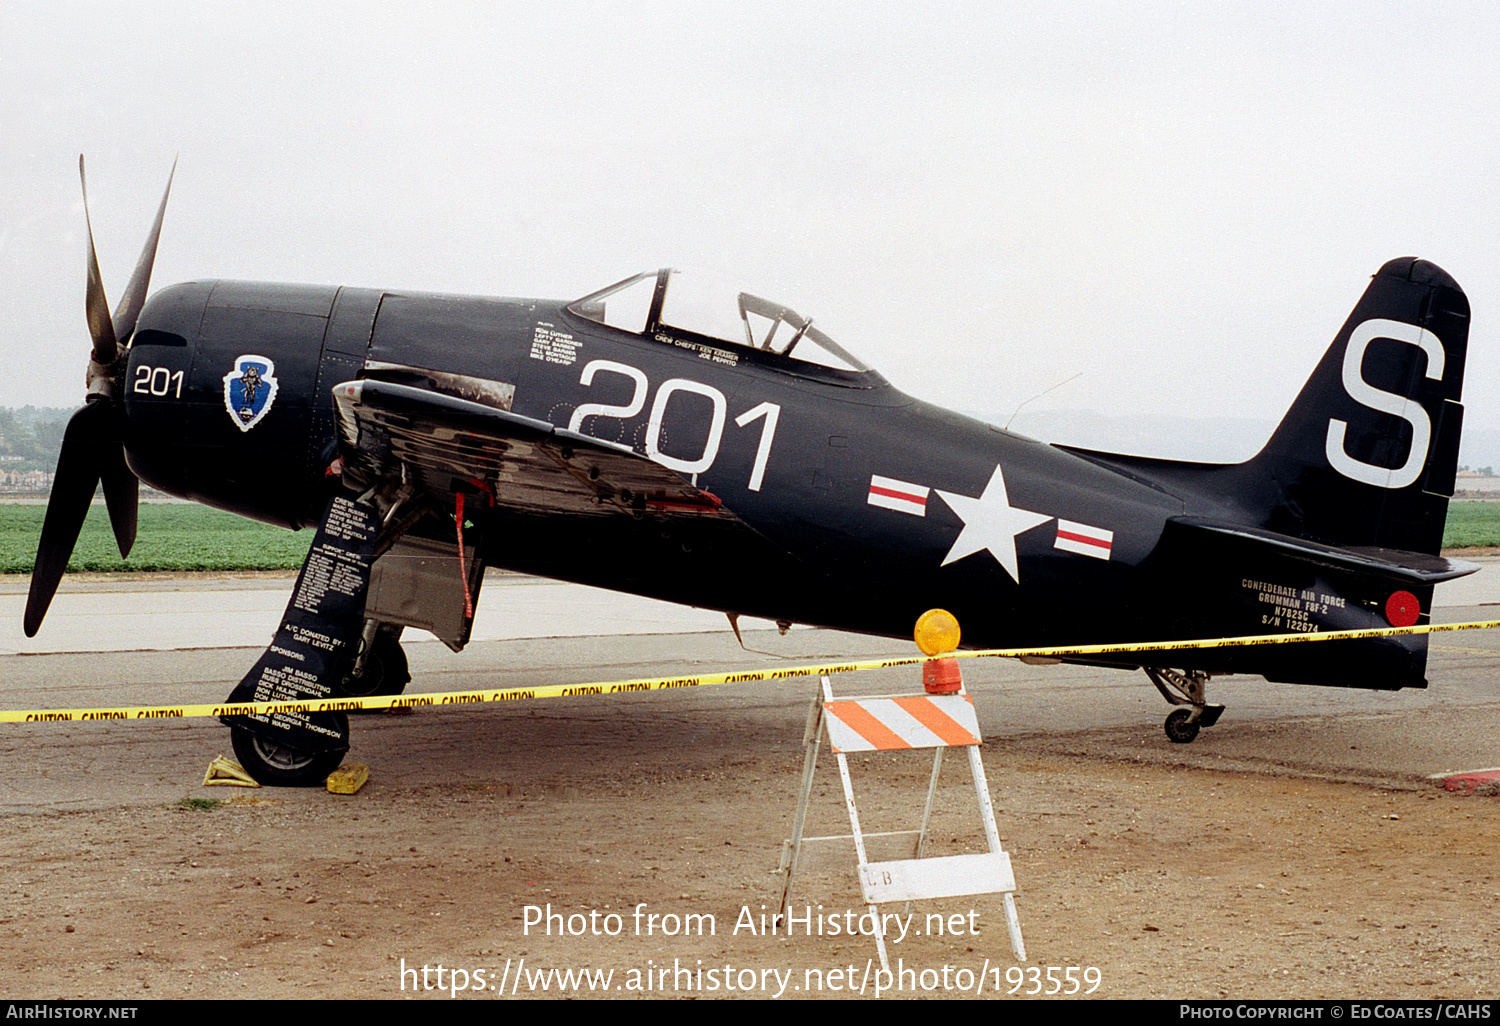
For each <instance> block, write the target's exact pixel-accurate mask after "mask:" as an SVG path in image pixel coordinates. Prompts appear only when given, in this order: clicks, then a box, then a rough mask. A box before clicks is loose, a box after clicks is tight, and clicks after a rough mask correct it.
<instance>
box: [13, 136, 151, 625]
mask: <svg viewBox="0 0 1500 1026" xmlns="http://www.w3.org/2000/svg"><path fill="white" fill-rule="evenodd" d="M176 173H177V163H176V161H173V163H172V174H170V175H168V176H167V188H166V190H165V191H164V192H163V193H162V196H161V206H160V207H158V208H157V211H156V223H155V224H153V225H152V226H151V234H150V235H149V236H148V237H147V239H146V245H145V247H144V248H143V249H142V250H141V258H140V260H139V261H137V262H136V265H135V272H134V273H133V274H131V276H130V283H129V284H128V285H126V286H125V294H124V295H123V296H121V297H120V302H119V305H118V306H116V307H115V313H114V316H113V317H111V316H110V313H109V303H108V302H107V301H106V300H105V298H104V281H103V279H102V278H101V277H100V274H99V257H98V256H97V254H96V253H95V250H94V227H93V224H92V223H91V222H90V221H89V216H88V204H89V189H88V181H87V179H86V178H85V177H84V173H83V157H82V155H80V156H79V158H78V178H79V181H80V183H81V184H82V185H83V216H84V222H85V224H87V225H88V238H89V253H88V290H87V293H86V295H85V299H84V312H85V314H86V315H87V317H88V322H89V334H90V335H91V336H92V337H93V341H94V350H93V353H92V354H90V358H89V366H88V395H87V397H86V400H85V401H86V403H87V405H85V406H84V408H83V409H81V410H79V411H78V412H77V413H75V414H73V417H72V419H71V420H69V421H68V428H67V431H66V432H64V434H63V444H62V451H61V452H60V453H59V454H58V458H57V474H56V476H55V477H54V478H53V482H52V494H51V496H50V497H49V498H48V500H47V517H46V519H45V520H44V521H43V522H42V539H41V542H40V543H39V544H38V545H37V551H36V566H35V567H34V568H33V569H32V572H31V592H30V594H29V595H28V596H27V599H26V621H25V628H26V636H27V637H28V638H30V637H35V636H36V632H37V630H38V629H39V628H40V627H41V626H42V618H43V617H45V616H46V615H47V607H48V606H50V605H51V604H52V596H53V595H54V594H56V593H57V585H58V583H59V582H60V581H61V580H62V575H63V571H64V570H66V569H67V566H68V559H69V558H70V557H71V556H72V555H73V546H74V544H76V543H77V541H78V534H79V532H80V531H82V530H83V521H84V518H85V517H87V516H88V512H89V505H90V504H91V503H92V502H93V501H94V490H95V489H96V488H97V487H98V486H99V484H100V482H101V481H102V482H103V484H104V502H105V505H106V506H107V507H108V509H109V523H110V526H111V527H112V528H114V533H115V542H116V543H117V544H118V545H119V547H120V555H121V556H122V557H123V556H128V555H130V548H131V546H132V545H134V544H135V528H136V505H137V500H138V482H137V480H136V477H135V474H133V473H131V470H130V468H129V467H128V466H127V465H126V463H125V444H124V435H125V408H124V400H123V397H117V396H116V395H115V382H116V380H118V378H119V372H120V370H121V367H122V365H123V363H124V361H125V360H126V359H127V358H128V354H129V349H130V342H131V338H132V337H133V336H134V334H135V325H136V320H137V318H139V317H140V313H141V307H142V306H144V305H145V302H146V290H147V289H148V288H149V287H150V285H151V267H152V265H153V264H154V263H155V262H156V244H157V241H158V240H159V239H160V238H161V223H162V218H163V217H164V216H165V215H166V212H167V196H168V195H170V194H171V192H172V176H173V175H175V174H176Z"/></svg>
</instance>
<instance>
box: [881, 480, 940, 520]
mask: <svg viewBox="0 0 1500 1026" xmlns="http://www.w3.org/2000/svg"><path fill="white" fill-rule="evenodd" d="M930 491H932V489H930V488H928V487H927V486H926V485H919V484H912V483H911V482H910V481H897V480H896V479H895V478H894V477H881V476H880V475H879V474H871V475H870V505H871V506H879V507H881V508H882V509H893V510H895V511H896V512H897V513H911V514H913V515H914V516H919V517H925V516H926V515H927V494H928V493H929V492H930Z"/></svg>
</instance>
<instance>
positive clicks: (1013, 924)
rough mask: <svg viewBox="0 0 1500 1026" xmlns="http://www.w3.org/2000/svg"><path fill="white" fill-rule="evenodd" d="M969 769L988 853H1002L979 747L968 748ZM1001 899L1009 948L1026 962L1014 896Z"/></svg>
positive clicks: (1008, 895) (1024, 944)
mask: <svg viewBox="0 0 1500 1026" xmlns="http://www.w3.org/2000/svg"><path fill="white" fill-rule="evenodd" d="M969 769H970V771H971V772H972V773H973V776H974V792H975V794H976V795H977V796H978V798H979V817H980V819H982V820H983V821H984V839H985V841H987V842H988V843H989V846H990V851H992V852H996V853H998V852H1001V851H1004V850H1005V849H1003V848H1002V847H1000V830H999V828H998V827H996V826H995V806H994V805H993V804H992V803H991V802H990V785H989V782H988V781H987V780H986V779H985V776H984V762H983V760H981V759H980V757H979V747H978V746H977V745H971V746H969ZM1002 898H1003V900H1004V902H1005V925H1006V926H1007V927H1008V928H1009V929H1010V947H1011V950H1012V951H1013V952H1015V955H1016V960H1017V961H1018V962H1024V961H1026V943H1025V942H1024V941H1023V940H1021V920H1020V917H1018V916H1017V915H1016V896H1015V894H1013V893H1012V892H1010V891H1006V892H1004V894H1003V895H1002Z"/></svg>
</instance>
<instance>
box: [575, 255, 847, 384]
mask: <svg viewBox="0 0 1500 1026" xmlns="http://www.w3.org/2000/svg"><path fill="white" fill-rule="evenodd" d="M568 310H569V312H571V313H573V314H576V315H577V316H579V317H585V318H587V319H589V320H591V321H595V322H597V323H599V324H605V325H608V326H609V327H611V328H618V329H620V330H621V331H628V332H632V333H634V334H638V335H644V334H648V333H652V332H656V331H659V330H664V331H666V332H670V333H674V334H675V333H686V334H688V335H691V336H697V337H700V338H704V339H712V340H714V341H717V342H724V343H727V344H729V345H733V346H739V347H743V348H746V349H754V350H757V351H759V352H762V353H772V354H775V355H777V356H781V357H785V358H786V359H788V360H790V361H792V362H793V364H811V365H813V366H818V367H826V368H830V369H832V370H837V371H845V372H848V373H854V374H863V373H867V372H869V371H870V367H869V366H868V365H866V364H865V363H863V362H861V361H860V360H859V359H857V358H856V357H854V356H853V355H852V354H851V353H849V352H848V351H847V350H846V349H844V348H843V347H842V346H840V345H839V344H838V343H837V342H835V341H834V340H833V339H831V338H829V337H828V335H827V333H825V332H824V331H823V329H822V327H821V326H819V325H816V324H814V323H813V319H812V318H811V317H805V316H803V315H802V314H800V313H798V312H797V311H795V310H793V309H792V308H791V307H789V306H786V305H784V304H782V303H777V302H775V301H774V300H770V299H763V298H761V297H760V296H757V295H754V294H752V293H750V292H746V291H745V290H743V289H741V288H738V287H737V286H736V285H735V284H733V283H731V282H729V281H728V280H727V279H724V278H721V277H719V276H717V275H714V274H712V273H708V272H703V271H696V270H694V271H680V270H677V269H676V268H670V267H668V268H663V269H662V270H659V271H644V272H642V273H640V274H637V275H634V276H633V277H630V278H626V279H625V280H624V281H620V282H616V283H615V284H613V285H611V286H609V287H608V288H605V289H600V290H599V291H598V292H593V293H590V294H589V295H587V296H584V297H583V298H582V299H579V300H577V301H576V302H574V303H571V304H570V305H569V306H568Z"/></svg>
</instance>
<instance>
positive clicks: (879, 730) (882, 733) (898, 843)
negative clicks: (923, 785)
mask: <svg viewBox="0 0 1500 1026" xmlns="http://www.w3.org/2000/svg"><path fill="white" fill-rule="evenodd" d="M825 728H826V730H827V732H828V743H829V746H830V747H831V748H832V749H833V753H834V756H835V757H836V758H837V759H838V764H839V777H840V779H841V780H842V781H843V785H844V802H845V804H846V805H847V806H848V810H849V826H850V829H851V830H852V831H853V832H852V833H848V834H834V835H827V836H820V837H808V836H804V834H803V830H804V828H805V826H806V824H807V806H808V803H809V801H810V800H811V797H812V782H813V773H814V771H815V770H816V769H817V764H818V749H819V747H820V746H821V744H822V740H823V732H824V730H825ZM802 743H803V745H804V748H805V755H804V757H803V761H802V790H801V793H800V794H799V795H798V799H797V814H796V817H795V818H794V819H793V821H792V836H791V837H790V838H789V839H788V840H787V841H786V842H785V843H784V844H783V846H782V855H781V870H782V873H783V874H784V877H783V884H782V891H781V909H780V911H781V914H782V915H783V916H785V915H786V912H787V903H788V901H789V900H790V897H791V890H792V881H793V879H794V878H795V877H796V875H797V872H798V870H799V869H802V868H806V866H807V864H808V863H809V862H810V861H811V860H812V858H814V857H816V853H817V852H818V851H819V850H820V849H821V850H826V849H827V847H828V845H830V844H836V843H838V842H843V841H848V840H850V839H852V840H853V841H854V852H855V856H856V858H857V859H858V867H859V882H860V888H861V890H862V891H863V893H864V899H865V901H866V902H867V904H868V907H869V911H870V912H871V913H874V915H875V922H876V923H880V922H881V918H880V912H879V905H881V904H882V903H888V902H897V901H907V902H909V901H919V900H922V899H925V898H950V897H956V896H958V895H963V894H992V893H998V894H1000V895H1002V897H1003V900H1004V902H1005V919H1006V925H1007V926H1008V927H1009V929H1010V944H1011V948H1012V949H1013V950H1014V952H1015V955H1016V958H1017V959H1019V960H1020V961H1023V962H1024V961H1025V960H1026V947H1025V945H1024V943H1023V942H1022V940H1021V924H1020V920H1019V919H1018V918H1017V916H1016V901H1015V890H1016V883H1015V876H1014V874H1013V873H1012V872H1011V866H1010V856H1009V855H1008V854H1007V853H1006V852H1005V850H1004V849H1003V848H1001V846H1000V833H999V831H998V830H997V829H996V827H995V807H994V806H993V805H992V804H991V803H990V790H989V784H988V783H987V782H986V780H985V776H984V764H983V763H982V762H981V761H980V758H979V746H980V744H982V743H983V739H982V737H981V736H980V733H979V720H978V717H977V716H976V715H975V712H974V703H973V701H972V700H971V699H970V698H969V695H968V694H967V692H965V691H963V690H960V691H959V692H958V693H957V694H951V695H935V694H914V695H890V696H862V697H856V698H842V699H835V698H834V697H833V685H832V682H831V681H830V680H829V679H828V677H827V675H824V676H823V678H822V696H821V698H819V699H815V700H814V701H813V703H812V707H811V708H810V709H809V710H808V714H807V726H806V729H805V730H804V731H803V736H802ZM951 747H962V748H965V749H967V751H968V753H969V770H970V773H971V775H972V776H973V778H974V791H975V794H976V796H977V797H978V799H979V815H980V819H981V820H982V821H983V823H984V836H985V840H986V841H987V842H988V844H989V851H987V852H983V853H979V854H974V855H947V856H938V857H926V858H924V857H923V849H924V848H925V847H926V841H927V828H928V824H929V822H930V821H931V818H932V803H933V799H934V797H935V796H936V795H937V786H938V775H939V774H940V773H941V771H942V766H943V751H944V750H945V749H947V748H951ZM919 748H931V749H933V750H934V751H933V758H932V776H931V778H930V779H929V781H928V784H927V801H926V804H925V805H924V806H923V807H922V823H921V826H920V827H919V828H918V829H916V830H896V831H887V832H883V833H873V834H867V833H865V832H864V831H863V830H861V829H860V825H859V808H858V806H857V805H856V804H855V800H854V785H853V783H852V782H851V780H850V777H849V761H848V758H847V757H846V754H845V753H847V752H873V751H880V752H893V751H909V750H912V749H919ZM872 854H879V855H881V856H882V859H881V860H880V861H875V860H873V859H872V858H871V856H872ZM888 856H889V857H888ZM875 946H876V947H877V948H878V949H879V951H880V964H881V966H882V967H883V968H887V969H888V968H890V964H889V960H888V959H887V957H886V950H885V938H884V937H883V936H882V935H881V932H880V931H878V930H877V932H876V934H875Z"/></svg>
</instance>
